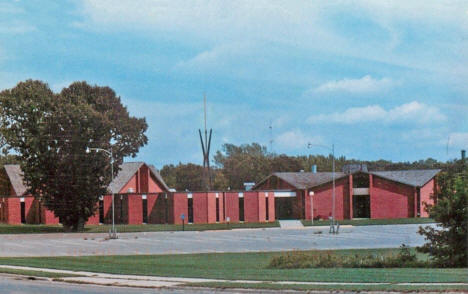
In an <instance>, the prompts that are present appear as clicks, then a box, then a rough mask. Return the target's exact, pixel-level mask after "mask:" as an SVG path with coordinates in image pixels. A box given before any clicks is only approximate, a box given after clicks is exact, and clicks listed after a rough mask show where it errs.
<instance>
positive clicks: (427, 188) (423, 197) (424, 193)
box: [419, 179, 435, 217]
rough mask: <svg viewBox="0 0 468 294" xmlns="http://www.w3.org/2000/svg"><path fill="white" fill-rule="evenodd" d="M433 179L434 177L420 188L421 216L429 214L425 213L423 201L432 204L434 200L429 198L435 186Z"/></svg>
mask: <svg viewBox="0 0 468 294" xmlns="http://www.w3.org/2000/svg"><path fill="white" fill-rule="evenodd" d="M434 185H435V181H434V179H432V180H430V181H429V182H427V183H426V184H425V185H424V186H422V187H421V189H420V193H419V195H420V207H421V217H429V214H428V213H427V211H426V209H424V207H425V205H424V203H427V204H431V205H433V204H434V200H433V199H431V196H432V195H433V194H434V188H435V186H434Z"/></svg>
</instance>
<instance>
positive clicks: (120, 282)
mask: <svg viewBox="0 0 468 294" xmlns="http://www.w3.org/2000/svg"><path fill="white" fill-rule="evenodd" d="M0 268H7V269H17V270H31V271H42V272H49V273H60V274H72V275H78V276H77V277H63V278H54V279H49V280H51V281H64V282H69V283H79V284H94V285H103V286H122V287H140V288H162V287H165V288H166V287H179V286H184V285H185V284H188V283H203V282H229V283H241V284H259V283H270V284H277V285H331V286H333V285H337V286H342V285H401V286H467V287H468V283H353V282H295V281H255V280H222V279H204V278H181V277H158V276H137V275H118V274H106V273H93V272H84V271H69V270H58V269H47V268H35V267H25V266H10V265H0Z"/></svg>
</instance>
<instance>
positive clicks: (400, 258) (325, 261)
mask: <svg viewBox="0 0 468 294" xmlns="http://www.w3.org/2000/svg"><path fill="white" fill-rule="evenodd" d="M427 266H430V264H429V263H428V262H423V261H419V260H417V258H416V255H415V254H414V253H413V252H412V251H411V249H410V247H408V246H407V245H405V244H403V245H402V246H401V247H400V251H399V253H398V254H397V255H394V254H387V255H383V254H367V255H362V254H354V255H341V254H336V253H333V252H318V251H317V252H312V253H308V252H301V251H293V252H288V253H285V254H282V255H279V256H274V257H273V258H271V260H270V263H269V265H268V267H269V268H280V269H294V268H332V267H342V268H394V267H427Z"/></svg>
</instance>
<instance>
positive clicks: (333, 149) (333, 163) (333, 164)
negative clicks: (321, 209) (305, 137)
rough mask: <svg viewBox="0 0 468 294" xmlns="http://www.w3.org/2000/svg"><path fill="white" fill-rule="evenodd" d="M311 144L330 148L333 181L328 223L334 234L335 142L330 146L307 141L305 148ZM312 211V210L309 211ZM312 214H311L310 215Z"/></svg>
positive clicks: (311, 145)
mask: <svg viewBox="0 0 468 294" xmlns="http://www.w3.org/2000/svg"><path fill="white" fill-rule="evenodd" d="M313 146H317V147H323V148H326V149H328V150H331V152H332V181H333V190H332V219H331V224H330V231H331V232H332V233H333V234H335V144H334V143H333V144H332V145H331V148H330V146H327V145H321V144H311V143H308V144H307V148H309V149H310V148H311V147H313ZM310 206H311V209H312V197H311V205H310ZM311 213H313V212H311ZM311 215H312V214H311ZM312 216H313V215H312ZM312 222H313V219H312Z"/></svg>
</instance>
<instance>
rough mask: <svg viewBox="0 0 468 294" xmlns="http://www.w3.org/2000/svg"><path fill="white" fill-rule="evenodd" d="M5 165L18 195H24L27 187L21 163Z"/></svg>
mask: <svg viewBox="0 0 468 294" xmlns="http://www.w3.org/2000/svg"><path fill="white" fill-rule="evenodd" d="M4 167H5V171H6V174H7V176H8V178H9V179H10V183H11V186H12V187H13V190H14V191H15V194H16V196H23V194H24V193H25V192H26V190H27V187H26V186H25V185H24V183H23V172H22V171H21V168H20V166H19V164H5V165H4Z"/></svg>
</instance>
